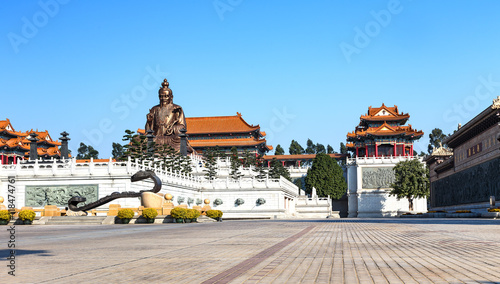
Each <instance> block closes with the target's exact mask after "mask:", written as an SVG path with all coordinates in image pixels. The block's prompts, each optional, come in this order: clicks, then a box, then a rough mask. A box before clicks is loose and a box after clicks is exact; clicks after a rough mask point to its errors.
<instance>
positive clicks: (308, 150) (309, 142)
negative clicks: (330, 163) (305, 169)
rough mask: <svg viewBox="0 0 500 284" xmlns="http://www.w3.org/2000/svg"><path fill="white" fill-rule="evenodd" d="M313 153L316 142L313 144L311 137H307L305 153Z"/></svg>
mask: <svg viewBox="0 0 500 284" xmlns="http://www.w3.org/2000/svg"><path fill="white" fill-rule="evenodd" d="M314 153H316V144H314V143H313V142H312V140H311V139H307V148H306V154H314Z"/></svg>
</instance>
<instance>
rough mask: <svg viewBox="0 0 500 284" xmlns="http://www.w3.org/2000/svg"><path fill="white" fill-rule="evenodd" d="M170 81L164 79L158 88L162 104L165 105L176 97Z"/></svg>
mask: <svg viewBox="0 0 500 284" xmlns="http://www.w3.org/2000/svg"><path fill="white" fill-rule="evenodd" d="M168 85H169V83H168V81H167V79H165V80H163V83H161V86H162V87H161V88H160V89H159V90H158V97H159V98H160V105H161V106H165V105H168V104H171V103H172V101H173V98H174V95H173V93H172V90H171V89H170V88H169V87H168Z"/></svg>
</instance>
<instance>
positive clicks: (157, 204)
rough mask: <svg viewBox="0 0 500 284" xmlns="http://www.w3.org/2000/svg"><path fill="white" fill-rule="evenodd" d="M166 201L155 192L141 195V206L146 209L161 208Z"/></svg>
mask: <svg viewBox="0 0 500 284" xmlns="http://www.w3.org/2000/svg"><path fill="white" fill-rule="evenodd" d="M164 202H165V199H164V198H163V196H161V195H159V194H156V193H153V192H143V193H142V194H141V205H142V206H144V207H145V208H161V207H162V206H163V203H164Z"/></svg>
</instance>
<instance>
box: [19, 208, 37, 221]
mask: <svg viewBox="0 0 500 284" xmlns="http://www.w3.org/2000/svg"><path fill="white" fill-rule="evenodd" d="M35 216H36V214H35V211H33V210H22V211H21V212H19V218H20V219H21V220H23V221H24V220H29V221H33V220H35Z"/></svg>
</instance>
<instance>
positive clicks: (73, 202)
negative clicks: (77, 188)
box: [68, 170, 161, 213]
mask: <svg viewBox="0 0 500 284" xmlns="http://www.w3.org/2000/svg"><path fill="white" fill-rule="evenodd" d="M147 178H150V179H152V180H153V182H154V183H155V185H154V187H153V189H152V190H141V191H139V192H135V191H124V192H113V193H111V194H110V195H106V196H104V197H103V198H101V199H99V200H97V201H95V202H92V203H89V204H87V205H84V206H81V207H78V203H82V202H85V201H86V200H87V198H85V197H82V196H74V197H72V198H71V199H70V200H69V201H68V208H69V209H70V210H71V211H83V212H85V213H86V211H87V210H90V209H94V208H96V207H99V206H101V205H104V204H106V203H108V202H110V201H113V200H115V199H118V198H130V197H141V194H142V193H143V192H153V193H158V192H159V191H160V190H161V180H160V178H158V177H157V176H156V175H155V173H154V172H153V171H150V170H146V171H138V172H137V173H135V174H134V175H133V176H132V177H131V178H130V180H131V181H132V182H134V181H140V180H143V179H147Z"/></svg>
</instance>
